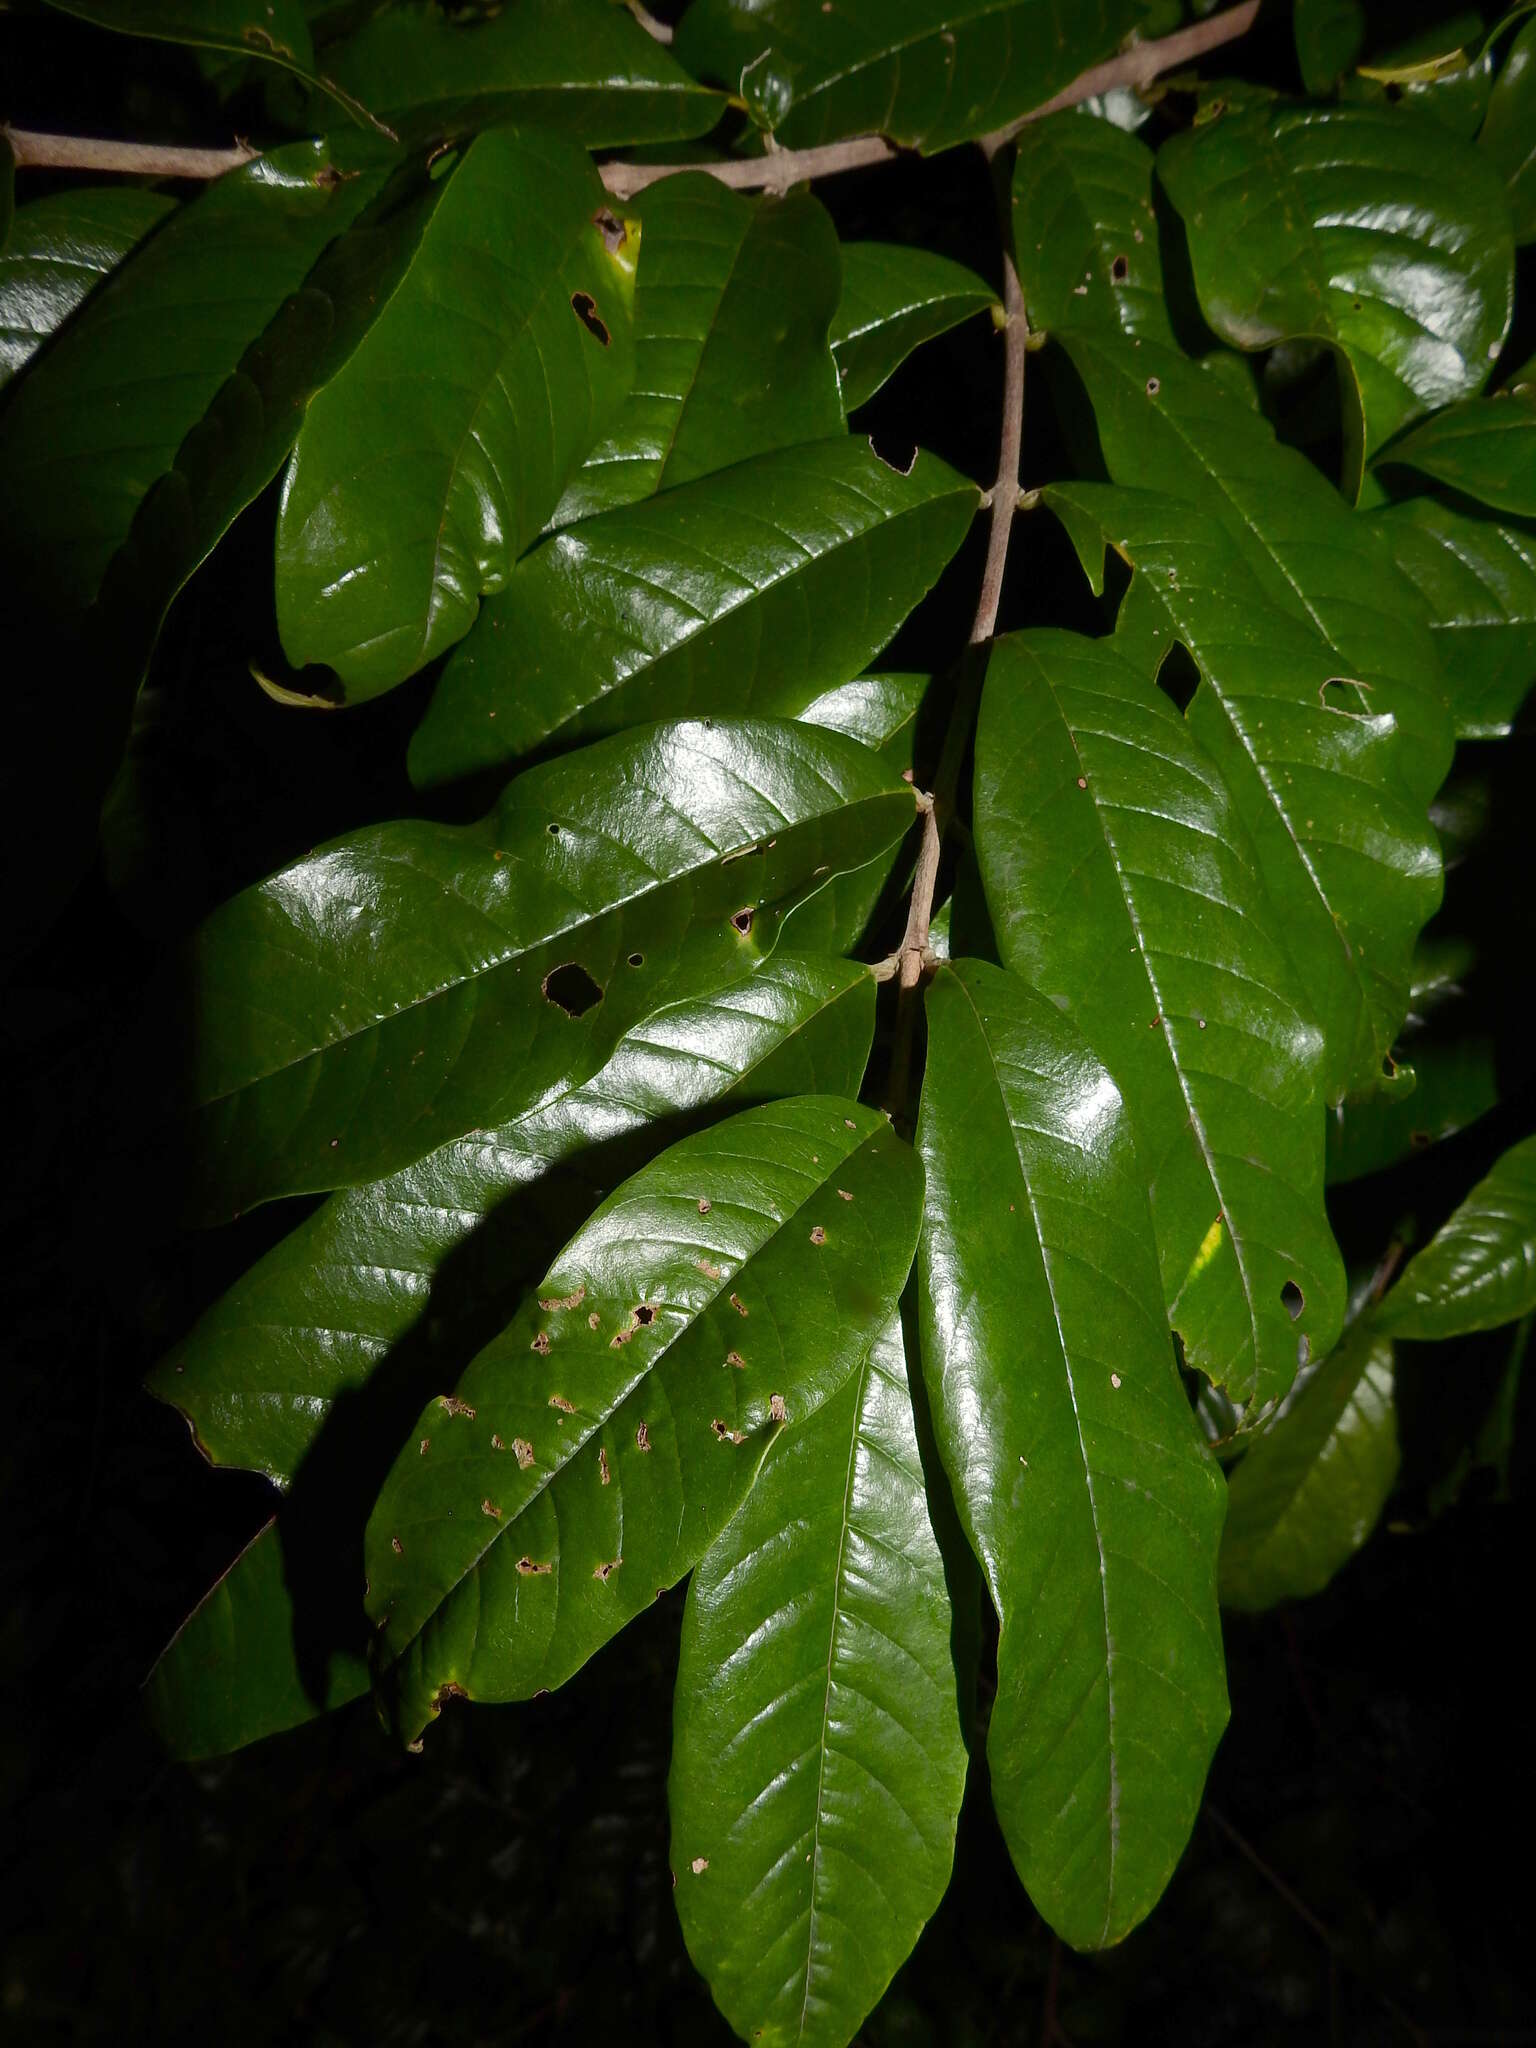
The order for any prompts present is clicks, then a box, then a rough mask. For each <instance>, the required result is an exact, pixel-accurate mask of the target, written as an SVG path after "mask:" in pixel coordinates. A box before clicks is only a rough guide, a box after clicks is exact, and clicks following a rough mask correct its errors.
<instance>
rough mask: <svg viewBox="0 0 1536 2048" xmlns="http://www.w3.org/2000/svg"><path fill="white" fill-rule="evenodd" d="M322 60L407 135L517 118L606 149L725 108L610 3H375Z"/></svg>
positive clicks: (675, 136) (676, 130) (705, 124)
mask: <svg viewBox="0 0 1536 2048" xmlns="http://www.w3.org/2000/svg"><path fill="white" fill-rule="evenodd" d="M326 61H327V67H328V69H329V71H330V74H331V76H332V77H333V78H334V79H336V81H337V82H338V83H339V84H340V85H342V86H344V87H345V88H346V90H347V91H348V92H350V93H352V94H353V95H354V96H355V97H356V98H357V99H359V100H361V101H362V102H363V103H364V105H366V106H369V107H371V108H372V109H373V110H374V112H375V113H376V114H379V115H382V116H383V118H384V119H385V120H387V121H388V122H389V124H390V126H391V127H392V128H394V129H395V130H396V131H397V132H398V133H399V134H401V135H403V136H407V137H413V136H428V135H443V134H462V133H464V132H465V131H467V130H472V129H476V128H488V127H491V126H493V125H495V124H497V123H500V122H503V121H521V122H527V123H529V124H533V125H537V126H538V127H540V128H544V129H548V130H550V131H552V132H553V133H555V134H558V135H565V136H568V137H569V138H570V140H571V141H572V142H576V143H580V145H581V146H582V147H583V148H584V149H612V148H616V147H620V146H622V145H624V144H626V143H638V142H675V141H679V140H682V139H684V138H686V137H688V136H694V135H707V134H708V133H709V131H710V129H711V128H713V127H714V125H715V123H716V122H717V121H718V120H719V118H720V115H721V114H722V112H723V111H724V108H725V102H724V100H723V99H722V98H721V96H720V95H719V94H718V93H715V92H709V91H706V89H705V88H704V87H703V86H701V85H699V84H698V83H697V81H696V80H694V79H692V78H690V77H689V76H688V74H687V73H686V72H685V71H684V70H683V69H682V67H681V66H680V65H678V64H676V63H674V62H673V60H672V58H671V57H670V56H669V55H668V54H667V52H666V50H665V49H663V48H662V46H661V44H660V43H658V42H656V41H655V40H654V39H653V38H652V37H650V36H648V35H647V34H646V33H645V31H644V29H643V28H641V26H640V24H639V23H638V22H637V21H636V20H635V19H634V17H633V16H632V15H631V14H629V13H628V12H627V10H626V9H625V8H623V7H616V6H614V5H613V4H612V0H516V4H515V5H513V6H509V7H496V8H489V9H487V10H485V11H484V12H483V13H473V12H470V11H469V10H467V9H465V10H460V11H459V12H458V13H457V14H454V15H450V14H449V12H448V11H447V10H446V9H444V8H442V7H437V6H405V7H398V6H397V7H387V8H384V9H382V10H380V11H379V12H376V13H375V14H374V15H373V16H372V17H371V19H369V20H367V21H365V22H364V23H363V25H362V26H361V27H360V28H359V29H357V30H355V31H354V33H353V34H351V35H349V36H346V37H344V38H342V40H341V41H339V42H336V43H333V44H332V45H331V46H330V47H329V48H328V49H327V51H326Z"/></svg>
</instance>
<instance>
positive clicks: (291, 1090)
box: [156, 719, 912, 1217]
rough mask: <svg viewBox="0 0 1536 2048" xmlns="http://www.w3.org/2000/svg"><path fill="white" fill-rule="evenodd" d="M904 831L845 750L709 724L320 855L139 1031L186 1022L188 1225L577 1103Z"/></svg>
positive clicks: (770, 731)
mask: <svg viewBox="0 0 1536 2048" xmlns="http://www.w3.org/2000/svg"><path fill="white" fill-rule="evenodd" d="M911 821H912V792H911V790H910V788H908V787H907V786H906V784H904V783H903V782H901V781H900V780H899V779H898V777H897V776H896V775H895V774H894V773H893V772H892V771H891V770H890V769H888V768H887V767H886V766H885V765H884V764H883V763H882V762H881V761H880V760H879V759H878V757H877V756H875V755H873V754H871V753H869V752H868V751H867V749H865V748H863V747H860V746H858V745H856V744H855V743H854V742H853V741H851V740H846V739H844V738H842V736H841V735H840V734H836V733H830V732H825V731H821V730H818V729H817V728H815V727H812V726H805V725H792V724H787V723H786V724H778V723H774V722H772V721H749V720H741V721H733V720H726V719H716V720H714V721H712V722H711V723H709V724H705V725H688V724H674V725H661V726H653V727H649V728H646V729H643V730H641V731H637V732H630V733H625V734H622V735H620V736H619V737H617V738H615V739H613V740H608V741H604V742H601V743H599V744H598V745H597V746H595V747H589V748H587V749H585V750H583V751H582V752H580V753H577V754H572V755H568V756H566V757H565V758H564V759H563V760H560V761H556V762H553V763H551V764H549V765H547V766H545V767H542V768H537V769H533V770H531V771H530V772H529V773H528V774H527V775H524V776H522V777H521V778H520V779H519V780H518V781H516V782H515V783H513V784H512V786H511V787H510V788H509V790H508V791H507V793H506V795H505V797H504V798H503V800H502V802H501V804H500V805H499V806H498V807H497V809H496V810H495V811H493V812H492V813H491V815H490V816H489V817H487V818H485V819H483V820H481V821H480V823H478V824H475V825H468V826H448V825H435V824H426V823H419V822H406V823H400V824H391V825H381V826H376V827H373V828H370V829H369V830H366V831H362V832H357V833H354V834H352V835H351V836H349V837H347V838H344V839H338V840H335V841H333V842H332V844H331V845H330V846H328V847H322V848H320V849H319V850H318V851H317V852H315V853H313V854H311V855H309V856H308V857H307V858H306V859H304V860H300V861H296V862H295V863H294V864H293V865H292V866H291V867H287V868H284V869H282V870H281V871H280V872H279V873H278V874H276V875H274V876H272V877H271V879H270V880H268V881H265V882H262V883H260V884H258V885H257V886H255V887H254V888H251V889H247V890H245V891H243V892H242V893H241V894H240V895H238V896H236V897H234V898H233V899H232V900H231V901H230V902H228V903H226V904H224V905H223V906H221V908H220V909H218V910H216V911H215V912H214V913H213V915H212V916H211V917H210V918H209V919H208V920H207V922H206V923H205V924H204V925H203V927H202V929H201V930H200V932H199V933H198V934H197V935H196V937H195V939H194V940H193V942H192V944H191V946H190V948H189V956H188V959H187V962H186V965H185V969H184V981H185V986H184V988H183V990H182V991H181V993H180V996H179V998H177V997H163V998H161V999H160V1006H159V1007H157V1009H156V1015H157V1016H158V1017H159V1018H160V1019H161V1020H162V1023H161V1025H160V1027H159V1028H160V1029H161V1030H163V1018H164V1016H165V1015H166V1014H177V1012H176V1011H174V1010H171V1011H169V1012H168V1011H167V1010H166V1009H165V1008H164V1007H163V1005H164V1003H166V1002H171V1001H175V1000H178V999H179V1000H180V1001H182V1002H184V1003H186V1004H188V1005H190V1014H192V1015H194V1016H196V1017H197V1019H198V1025H199V1028H198V1032H197V1036H196V1042H195V1044H194V1045H193V1047H192V1049H191V1053H190V1057H189V1058H188V1059H187V1061H186V1063H185V1064H186V1067H187V1068H188V1069H189V1071H188V1074H187V1082H186V1085H187V1087H188V1088H189V1091H190V1115H189V1124H190V1127H189V1129H188V1130H187V1132H186V1134H185V1135H186V1143H187V1146H188V1155H187V1156H186V1157H185V1158H184V1159H183V1160H181V1162H180V1165H179V1171H180V1172H181V1173H182V1174H183V1175H184V1176H185V1179H184V1182H183V1185H184V1186H185V1187H186V1189H187V1196H186V1199H187V1202H188V1205H189V1207H190V1208H191V1210H192V1212H193V1213H194V1214H199V1215H204V1216H208V1217H213V1216H219V1215H228V1214H230V1213H232V1212H236V1211H239V1210H243V1209H248V1208H250V1207H251V1206H252V1205H253V1204H254V1203H256V1202H260V1201H266V1200H269V1199H271V1198H272V1197H273V1196H276V1195H281V1194H293V1193H302V1192H305V1191H312V1190H319V1189H324V1188H333V1187H345V1186H355V1185H357V1184H358V1183H360V1182H362V1181H367V1180H372V1179H374V1178H376V1177H377V1176H378V1175H380V1174H384V1173H390V1172H393V1171H395V1170H396V1169H397V1168H399V1167H401V1166H405V1165H408V1164H409V1163H410V1162H411V1161H412V1160H415V1159H420V1158H422V1157H423V1156H424V1155H425V1154H426V1153H427V1152H430V1151H432V1150H433V1149H434V1148H435V1147H436V1146H438V1145H440V1144H443V1143H445V1142H446V1141H447V1140H448V1139H450V1138H454V1137H458V1136H461V1135H462V1134H463V1133H464V1132H466V1131H469V1130H471V1129H473V1128H474V1127H476V1126H481V1127H488V1126H491V1125H494V1124H499V1123H504V1122H506V1121H508V1120H510V1119H511V1118H512V1117H514V1116H517V1115H519V1114H520V1113H522V1112H523V1111H525V1110H527V1109H530V1108H532V1107H533V1106H534V1105H535V1104H536V1103H537V1102H538V1101H539V1100H540V1099H541V1098H542V1097H543V1096H544V1095H545V1094H546V1093H547V1092H548V1091H549V1090H550V1089H552V1088H554V1087H556V1086H557V1085H560V1084H568V1083H570V1082H571V1081H573V1080H575V1081H582V1080H585V1079H586V1078H587V1077H588V1076H589V1075H591V1074H592V1073H593V1072H594V1071H595V1070H596V1068H597V1067H598V1066H599V1065H600V1064H601V1063H602V1061H603V1060H604V1059H605V1058H606V1057H607V1056H608V1054H609V1052H610V1051H611V1050H612V1048H613V1047H614V1046H615V1045H616V1044H617V1042H618V1040H619V1039H620V1037H622V1035H623V1034H624V1032H625V1031H627V1030H628V1029H629V1028H630V1027H631V1026H632V1025H633V1024H635V1023H637V1022H638V1021H639V1019H640V1018H641V1017H643V1016H645V1015H646V1014H647V1013H648V1012H649V1011H651V1010H654V1009H655V1008H657V1006H658V1005H659V1004H660V1003H662V1002H665V1001H667V1000H670V999H671V998H672V995H673V993H674V990H673V988H672V983H673V980H674V978H678V979H680V980H681V981H682V986H681V987H680V988H678V989H677V990H676V993H677V994H687V993H696V992H697V991H698V990H699V989H700V988H702V987H707V986H708V985H709V983H710V980H711V978H712V979H713V980H715V981H726V980H729V979H731V978H733V977H734V975H735V974H736V973H738V972H739V971H740V969H741V967H742V966H743V965H744V964H746V963H748V962H750V961H752V960H753V959H755V958H757V957H760V956H761V955H764V954H767V953H771V952H772V950H773V948H774V944H775V942H776V939H777V934H778V929H779V926H780V924H781V922H782V919H783V915H784V913H785V911H786V909H787V908H788V907H789V906H790V905H791V904H792V903H794V902H795V901H797V900H799V899H800V898H801V897H803V896H804V895H806V894H809V893H814V891H815V890H816V889H818V888H819V887H821V886H822V885H823V883H824V881H825V880H826V878H827V875H828V872H829V870H830V871H831V872H835V873H844V872H849V871H851V870H854V869H857V868H860V867H863V866H866V865H867V864H868V863H869V862H870V861H871V860H873V859H875V858H876V857H877V856H878V855H880V854H881V853H883V852H885V851H886V850H887V849H889V848H890V847H892V846H893V845H895V843H896V841H897V840H898V839H899V838H900V837H901V836H902V834H903V833H904V832H905V831H906V829H907V827H908V826H909V825H910V823H911ZM186 1013H187V1012H182V1014H186Z"/></svg>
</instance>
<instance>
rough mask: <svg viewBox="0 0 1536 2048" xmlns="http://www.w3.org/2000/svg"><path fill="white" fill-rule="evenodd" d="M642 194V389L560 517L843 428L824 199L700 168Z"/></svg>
mask: <svg viewBox="0 0 1536 2048" xmlns="http://www.w3.org/2000/svg"><path fill="white" fill-rule="evenodd" d="M637 204H638V209H639V213H640V219H641V228H642V233H643V238H644V248H645V258H644V261H643V262H642V263H641V265H640V272H639V278H638V280H637V284H636V288H635V383H634V389H633V390H632V391H631V392H630V394H629V396H628V397H627V398H626V399H625V401H624V403H623V405H622V406H621V408H620V410H619V412H618V415H617V417H616V418H615V419H614V421H613V422H612V424H611V426H610V428H609V430H608V432H607V433H606V434H605V435H604V436H603V438H602V439H601V440H600V441H599V442H598V443H597V445H596V446H595V447H594V448H593V449H592V452H591V453H590V454H589V455H588V457H587V459H586V461H585V462H584V463H583V464H582V466H581V468H580V469H578V470H577V472H576V474H575V475H574V476H573V477H572V478H571V481H570V483H569V484H568V485H567V486H566V490H565V495H564V496H563V497H562V498H561V500H560V503H559V505H558V506H557V507H556V509H555V514H554V519H553V522H552V523H553V524H554V525H556V526H567V525H569V524H570V523H571V521H572V520H575V519H585V518H587V517H588V516H589V515H590V514H592V513H594V512H609V511H612V510H613V508H614V507H615V506H617V505H632V504H634V503H635V502H636V501H637V500H638V499H641V498H649V497H651V496H653V495H654V494H655V493H656V492H657V491H660V490H665V489H667V488H668V487H670V486H671V485H673V484H682V483H687V482H689V480H690V479H691V478H693V477H698V476H706V475H708V473H709V472H710V471H711V470H716V469H727V468H729V467H730V465H731V464H732V463H736V462H745V461H746V460H747V459H748V458H749V457H750V456H753V455H766V454H767V453H768V452H769V450H770V449H775V448H789V447H793V446H794V445H795V443H796V442H799V441H820V440H824V439H826V438H827V437H828V436H829V435H832V434H837V433H840V432H841V431H842V426H843V416H842V405H841V400H840V398H839V396H838V385H837V365H836V364H835V363H834V362H833V360H832V351H831V347H830V345H829V343H828V339H827V329H828V325H829V323H830V321H831V318H832V315H833V312H834V310H835V309H836V306H837V294H838V279H839V274H840V273H839V258H838V250H837V231H836V229H835V228H834V227H833V225H832V221H831V217H830V215H829V214H828V213H827V211H826V208H825V207H824V206H822V205H821V203H820V201H819V200H816V199H814V198H812V197H811V195H810V193H808V192H796V193H791V194H790V195H789V196H788V197H787V198H784V199H774V198H761V199H748V198H745V197H744V196H743V195H742V194H741V193H739V192H731V191H728V190H727V188H726V187H725V186H724V185H722V184H721V183H720V181H719V179H718V178H708V177H705V176H704V175H703V174H702V173H699V174H688V175H685V176H682V177H677V178H663V179H662V180H661V182H660V183H659V184H657V185H653V186H651V187H650V188H649V189H648V190H647V191H645V192H644V193H643V194H642V195H641V197H640V199H639V201H638V202H637Z"/></svg>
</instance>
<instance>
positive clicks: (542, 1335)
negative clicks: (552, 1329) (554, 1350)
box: [528, 1330, 549, 1358]
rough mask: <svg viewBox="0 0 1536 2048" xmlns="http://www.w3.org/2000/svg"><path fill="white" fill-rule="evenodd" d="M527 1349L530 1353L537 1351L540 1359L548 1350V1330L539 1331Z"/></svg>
mask: <svg viewBox="0 0 1536 2048" xmlns="http://www.w3.org/2000/svg"><path fill="white" fill-rule="evenodd" d="M528 1349H529V1350H530V1351H537V1352H538V1354H539V1356H540V1358H542V1357H543V1356H544V1354H545V1352H546V1351H548V1349H549V1332H548V1330H540V1331H539V1333H538V1335H537V1336H536V1337H535V1338H534V1340H533V1342H532V1343H531V1344H530V1345H529V1346H528Z"/></svg>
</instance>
